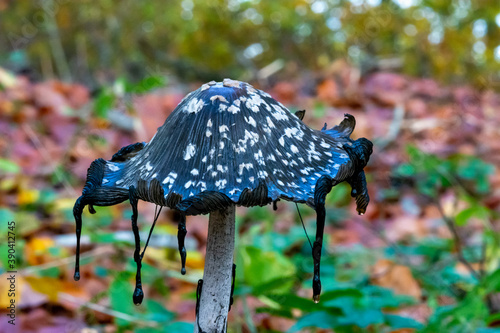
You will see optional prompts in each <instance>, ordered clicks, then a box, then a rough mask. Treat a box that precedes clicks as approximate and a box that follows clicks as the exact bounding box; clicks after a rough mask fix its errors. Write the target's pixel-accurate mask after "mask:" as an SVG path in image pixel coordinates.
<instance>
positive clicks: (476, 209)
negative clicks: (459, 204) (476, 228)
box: [455, 205, 489, 226]
mask: <svg viewBox="0 0 500 333" xmlns="http://www.w3.org/2000/svg"><path fill="white" fill-rule="evenodd" d="M488 216H489V210H488V208H486V207H484V206H480V205H474V206H472V207H469V208H466V209H464V210H462V211H461V212H460V213H458V214H457V216H456V217H455V222H456V224H457V225H458V226H464V225H466V224H467V222H469V219H470V218H472V217H477V218H479V219H486V218H487V217H488Z"/></svg>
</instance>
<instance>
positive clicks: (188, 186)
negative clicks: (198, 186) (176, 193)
mask: <svg viewBox="0 0 500 333" xmlns="http://www.w3.org/2000/svg"><path fill="white" fill-rule="evenodd" d="M191 185H194V183H193V182H191V181H190V180H188V182H187V183H186V184H184V187H185V188H190V187H191Z"/></svg>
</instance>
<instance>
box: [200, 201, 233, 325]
mask: <svg viewBox="0 0 500 333" xmlns="http://www.w3.org/2000/svg"><path fill="white" fill-rule="evenodd" d="M234 222H235V207H234V205H230V206H228V207H227V208H226V209H224V210H217V211H214V212H212V213H210V218H209V222H208V238H207V252H206V256H205V271H204V273H203V285H202V286H203V288H202V290H201V297H200V299H199V307H198V309H197V313H196V325H195V330H194V332H195V333H202V332H220V333H223V332H226V328H227V315H228V312H229V304H230V298H231V282H232V276H233V274H232V273H233V259H234V258H233V256H234V255H233V252H234ZM200 287H201V286H200Z"/></svg>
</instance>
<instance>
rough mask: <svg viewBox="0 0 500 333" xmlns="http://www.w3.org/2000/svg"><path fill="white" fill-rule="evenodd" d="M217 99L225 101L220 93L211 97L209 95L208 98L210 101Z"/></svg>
mask: <svg viewBox="0 0 500 333" xmlns="http://www.w3.org/2000/svg"><path fill="white" fill-rule="evenodd" d="M217 99H218V100H219V101H221V102H224V103H227V99H226V98H225V97H224V96H221V95H213V96H212V97H210V100H211V101H212V102H214V101H215V100H217Z"/></svg>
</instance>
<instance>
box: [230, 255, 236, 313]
mask: <svg viewBox="0 0 500 333" xmlns="http://www.w3.org/2000/svg"><path fill="white" fill-rule="evenodd" d="M235 277H236V264H233V281H232V282H231V297H230V298H229V310H228V311H231V305H233V302H234V299H233V294H234V280H235Z"/></svg>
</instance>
